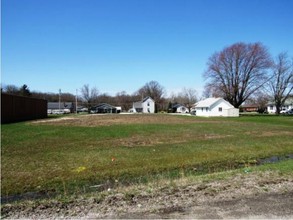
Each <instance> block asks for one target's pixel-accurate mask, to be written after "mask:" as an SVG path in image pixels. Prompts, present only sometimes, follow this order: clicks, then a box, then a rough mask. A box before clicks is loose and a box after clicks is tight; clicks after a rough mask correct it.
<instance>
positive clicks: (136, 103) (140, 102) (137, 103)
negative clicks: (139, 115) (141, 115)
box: [133, 96, 155, 107]
mask: <svg viewBox="0 0 293 220" xmlns="http://www.w3.org/2000/svg"><path fill="white" fill-rule="evenodd" d="M148 99H150V100H152V101H153V102H155V101H154V100H153V99H152V98H151V97H149V96H147V97H145V98H144V99H143V100H142V101H138V102H134V103H133V104H134V106H136V107H138V106H141V104H142V103H144V102H145V101H147V100H148Z"/></svg>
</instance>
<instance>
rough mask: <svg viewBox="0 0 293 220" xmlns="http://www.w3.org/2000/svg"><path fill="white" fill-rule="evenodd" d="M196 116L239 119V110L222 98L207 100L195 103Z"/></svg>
mask: <svg viewBox="0 0 293 220" xmlns="http://www.w3.org/2000/svg"><path fill="white" fill-rule="evenodd" d="M195 110H196V115H197V116H204V117H212V116H223V117H239V109H238V108H234V106H233V105H231V104H230V103H229V102H227V101H226V100H224V99H223V98H207V99H205V100H202V101H199V102H197V103H195Z"/></svg>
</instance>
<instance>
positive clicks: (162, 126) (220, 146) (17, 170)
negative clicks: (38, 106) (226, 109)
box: [1, 114, 293, 201]
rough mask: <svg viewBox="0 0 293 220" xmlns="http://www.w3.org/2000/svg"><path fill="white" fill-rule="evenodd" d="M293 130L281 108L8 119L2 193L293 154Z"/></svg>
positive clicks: (40, 192) (95, 185)
mask: <svg viewBox="0 0 293 220" xmlns="http://www.w3.org/2000/svg"><path fill="white" fill-rule="evenodd" d="M292 136H293V118H292V117H274V116H266V117H242V118H230V119H226V118H212V119H208V118H197V117H188V116H174V115H164V114H156V115H83V116H69V117H63V118H58V119H48V120H41V121H35V122H26V123H16V124H9V125H2V132H1V140H2V147H1V153H2V158H1V159H2V160H1V167H2V174H1V182H2V184H1V190H2V199H8V200H7V201H9V199H11V200H13V199H17V198H20V197H21V195H30V196H53V195H60V194H61V195H64V196H66V195H68V194H79V193H84V192H88V191H90V190H97V189H98V190H102V189H107V188H109V187H111V188H112V187H118V186H121V185H129V184H132V183H140V182H141V183H144V182H148V181H151V180H157V179H163V178H168V179H176V178H178V177H182V176H188V175H197V174H200V173H208V172H214V171H219V170H229V169H232V168H236V167H239V166H240V167H241V166H242V167H244V166H250V165H254V164H256V163H257V160H258V159H259V158H264V157H269V156H274V155H288V154H292V153H293V138H292ZM18 196H20V197H18Z"/></svg>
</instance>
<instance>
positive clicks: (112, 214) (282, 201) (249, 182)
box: [1, 172, 293, 219]
mask: <svg viewBox="0 0 293 220" xmlns="http://www.w3.org/2000/svg"><path fill="white" fill-rule="evenodd" d="M292 189H293V178H292V177H291V176H289V177H283V176H281V175H280V174H278V175H276V174H275V173H271V172H266V173H262V174H261V175H260V174H257V173H250V174H241V175H240V174H237V175H235V176H233V177H230V178H229V179H225V180H217V181H215V180H214V181H209V182H205V181H195V180H194V181H190V180H188V181H186V180H184V179H181V180H178V181H177V182H172V184H170V183H165V184H163V183H154V184H150V185H133V186H129V187H122V188H119V189H115V190H112V189H109V190H108V191H107V192H102V193H96V194H92V195H91V196H88V197H78V198H74V199H71V200H69V201H67V202H63V203H62V202H60V201H57V200H54V201H46V202H26V203H20V204H17V205H15V204H13V205H12V204H6V205H3V206H2V210H1V212H2V217H7V218H34V219H39V218H94V219H95V218H128V219H129V218H131V219H132V218H139V219H140V218H144V219H146V218H185V219H186V218H193V219H194V218H200V219H201V218H209V219H211V218H217V219H221V218H292V217H293V210H292V207H293V191H292Z"/></svg>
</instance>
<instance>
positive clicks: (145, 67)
mask: <svg viewBox="0 0 293 220" xmlns="http://www.w3.org/2000/svg"><path fill="white" fill-rule="evenodd" d="M1 7H2V13H1V22H2V34H1V37H2V39H1V43H2V45H1V47H2V48H1V53H2V59H1V83H2V85H7V84H13V85H16V86H21V85H23V84H27V85H28V86H29V88H30V89H31V90H35V91H40V92H55V93H58V90H59V88H60V89H61V90H62V92H70V93H73V94H75V91H76V89H80V88H81V87H82V86H83V85H84V84H89V85H90V87H93V86H96V87H97V88H98V89H99V91H100V92H102V93H108V94H110V95H115V94H116V93H117V92H120V91H126V92H127V93H130V94H131V93H133V92H135V91H136V90H137V89H139V88H140V87H141V86H143V85H144V84H145V83H147V82H149V81H151V80H155V81H158V82H159V83H160V84H161V85H162V86H164V87H165V89H166V90H167V92H168V94H170V93H171V92H172V91H173V92H178V91H180V90H181V89H182V88H183V87H186V88H193V89H196V90H198V92H199V93H200V92H201V91H202V90H203V87H204V84H205V82H204V80H203V78H202V73H203V72H204V71H205V69H206V68H207V67H206V62H207V60H208V58H209V57H210V56H211V55H212V54H213V53H214V52H216V51H220V50H222V49H223V48H224V47H226V46H229V45H231V44H233V43H236V42H246V43H254V42H262V43H263V44H264V45H265V46H267V47H268V49H269V51H270V53H271V54H272V55H273V56H276V55H277V54H278V53H280V52H283V51H287V52H288V54H289V55H290V56H293V13H292V11H293V1H292V0H2V5H1Z"/></svg>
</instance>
